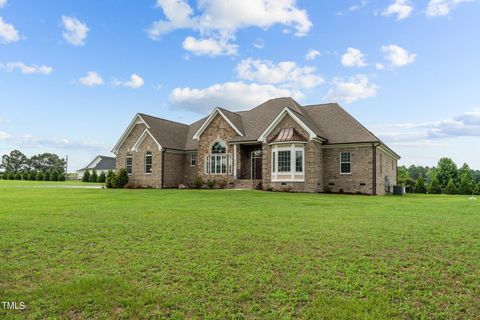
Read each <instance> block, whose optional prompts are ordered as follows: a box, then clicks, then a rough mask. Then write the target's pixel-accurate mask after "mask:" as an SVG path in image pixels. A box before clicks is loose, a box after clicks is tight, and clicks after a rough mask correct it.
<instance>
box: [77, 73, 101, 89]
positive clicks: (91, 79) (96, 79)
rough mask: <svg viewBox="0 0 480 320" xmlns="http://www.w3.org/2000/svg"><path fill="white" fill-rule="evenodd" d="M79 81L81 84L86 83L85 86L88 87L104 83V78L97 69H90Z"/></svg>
mask: <svg viewBox="0 0 480 320" xmlns="http://www.w3.org/2000/svg"><path fill="white" fill-rule="evenodd" d="M78 82H79V83H80V84H81V85H84V86H87V87H95V86H100V85H102V84H103V79H102V77H101V76H100V75H99V74H98V73H96V72H95V71H89V72H87V75H86V76H85V77H81V78H80V79H78Z"/></svg>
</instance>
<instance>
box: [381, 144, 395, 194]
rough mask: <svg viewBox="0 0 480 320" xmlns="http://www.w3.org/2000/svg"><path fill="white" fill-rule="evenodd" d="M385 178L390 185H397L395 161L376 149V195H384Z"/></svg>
mask: <svg viewBox="0 0 480 320" xmlns="http://www.w3.org/2000/svg"><path fill="white" fill-rule="evenodd" d="M385 177H389V178H390V180H391V182H392V185H396V184H397V160H396V159H394V158H393V157H391V156H390V155H389V154H387V153H386V152H384V151H382V150H381V149H379V148H377V194H378V195H385V194H386V193H387V192H386V190H385Z"/></svg>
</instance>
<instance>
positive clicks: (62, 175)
mask: <svg viewBox="0 0 480 320" xmlns="http://www.w3.org/2000/svg"><path fill="white" fill-rule="evenodd" d="M58 181H65V173H63V172H61V173H60V174H59V175H58Z"/></svg>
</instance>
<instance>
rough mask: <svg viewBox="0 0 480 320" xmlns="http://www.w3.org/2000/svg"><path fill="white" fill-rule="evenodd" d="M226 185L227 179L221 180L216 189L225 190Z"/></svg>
mask: <svg viewBox="0 0 480 320" xmlns="http://www.w3.org/2000/svg"><path fill="white" fill-rule="evenodd" d="M227 183H228V181H227V179H225V178H222V179H220V180H219V181H218V187H219V188H220V189H225V187H226V186H227Z"/></svg>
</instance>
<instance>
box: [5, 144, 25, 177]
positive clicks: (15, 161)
mask: <svg viewBox="0 0 480 320" xmlns="http://www.w3.org/2000/svg"><path fill="white" fill-rule="evenodd" d="M0 167H1V168H3V169H5V171H7V172H15V173H17V172H19V171H22V170H26V169H28V158H27V156H26V155H24V154H23V153H22V152H20V151H19V150H13V151H12V152H10V154H5V155H3V156H2V164H1V166H0Z"/></svg>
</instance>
